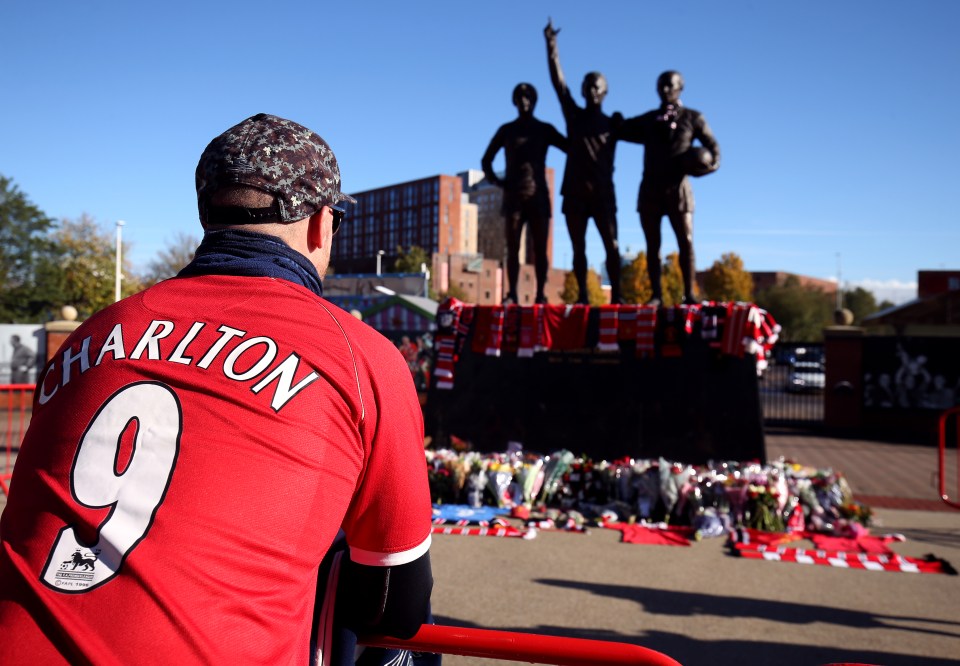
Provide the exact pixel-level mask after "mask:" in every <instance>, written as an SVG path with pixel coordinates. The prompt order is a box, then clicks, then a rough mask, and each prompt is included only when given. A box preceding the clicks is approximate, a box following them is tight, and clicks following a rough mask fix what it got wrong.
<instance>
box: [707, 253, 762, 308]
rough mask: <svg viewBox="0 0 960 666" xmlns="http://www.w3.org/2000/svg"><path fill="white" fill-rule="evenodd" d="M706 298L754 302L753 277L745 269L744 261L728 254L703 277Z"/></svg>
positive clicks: (715, 263)
mask: <svg viewBox="0 0 960 666" xmlns="http://www.w3.org/2000/svg"><path fill="white" fill-rule="evenodd" d="M703 291H704V296H705V297H706V298H707V299H709V300H711V301H728V302H729V301H752V300H753V276H752V275H750V273H749V272H748V271H746V270H744V268H743V259H741V258H740V257H739V256H738V255H737V254H735V253H733V252H727V253H726V254H724V255H722V256H721V257H720V259H718V260H717V261H715V262H713V265H712V266H711V267H710V268H709V269H708V270H707V271H706V274H705V275H704V276H703Z"/></svg>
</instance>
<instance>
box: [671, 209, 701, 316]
mask: <svg viewBox="0 0 960 666" xmlns="http://www.w3.org/2000/svg"><path fill="white" fill-rule="evenodd" d="M669 217H670V226H672V227H673V232H674V233H675V234H676V235H677V248H678V249H679V251H680V271H681V272H682V274H683V301H684V302H685V303H696V302H697V301H696V299H695V298H694V296H693V279H694V275H695V273H696V268H695V265H694V264H695V259H694V254H693V213H692V212H684V211H677V210H673V211H670V215H669Z"/></svg>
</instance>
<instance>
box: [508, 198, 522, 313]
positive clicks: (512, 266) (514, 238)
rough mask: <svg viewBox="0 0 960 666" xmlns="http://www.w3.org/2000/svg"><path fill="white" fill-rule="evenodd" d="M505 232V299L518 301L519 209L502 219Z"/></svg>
mask: <svg viewBox="0 0 960 666" xmlns="http://www.w3.org/2000/svg"><path fill="white" fill-rule="evenodd" d="M504 225H505V229H506V233H507V299H509V300H510V301H511V302H513V303H518V302H519V300H518V298H517V279H518V278H519V277H520V237H521V235H522V233H523V215H522V213H521V212H520V211H519V210H516V211H513V212H512V213H510V214H508V215H507V216H506V218H505V219H504Z"/></svg>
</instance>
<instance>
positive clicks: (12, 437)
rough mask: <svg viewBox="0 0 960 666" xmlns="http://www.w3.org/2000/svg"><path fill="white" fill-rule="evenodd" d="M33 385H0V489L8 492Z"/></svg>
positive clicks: (26, 420) (30, 404)
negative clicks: (1, 418)
mask: <svg viewBox="0 0 960 666" xmlns="http://www.w3.org/2000/svg"><path fill="white" fill-rule="evenodd" d="M35 388H36V387H35V386H34V385H33V384H2V385H0V409H2V410H3V411H4V417H5V419H4V431H3V440H2V445H3V466H2V467H0V489H2V490H3V493H4V494H8V493H9V492H10V477H11V475H12V474H13V463H14V460H15V453H16V452H18V451H19V450H20V442H22V441H23V435H24V433H26V431H27V425H29V423H30V418H29V416H28V412H29V410H30V408H31V406H32V404H33V392H34V389H35Z"/></svg>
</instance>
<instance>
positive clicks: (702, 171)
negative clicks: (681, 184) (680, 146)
mask: <svg viewBox="0 0 960 666" xmlns="http://www.w3.org/2000/svg"><path fill="white" fill-rule="evenodd" d="M680 164H681V166H682V167H683V172H684V173H685V174H687V175H688V176H694V177H700V176H706V175H707V174H708V173H712V172H713V171H715V169H714V166H713V153H711V152H710V151H709V150H707V149H706V148H704V147H703V146H694V147H692V148H690V150H688V151H687V152H685V153H684V154H683V155H681V156H680Z"/></svg>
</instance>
